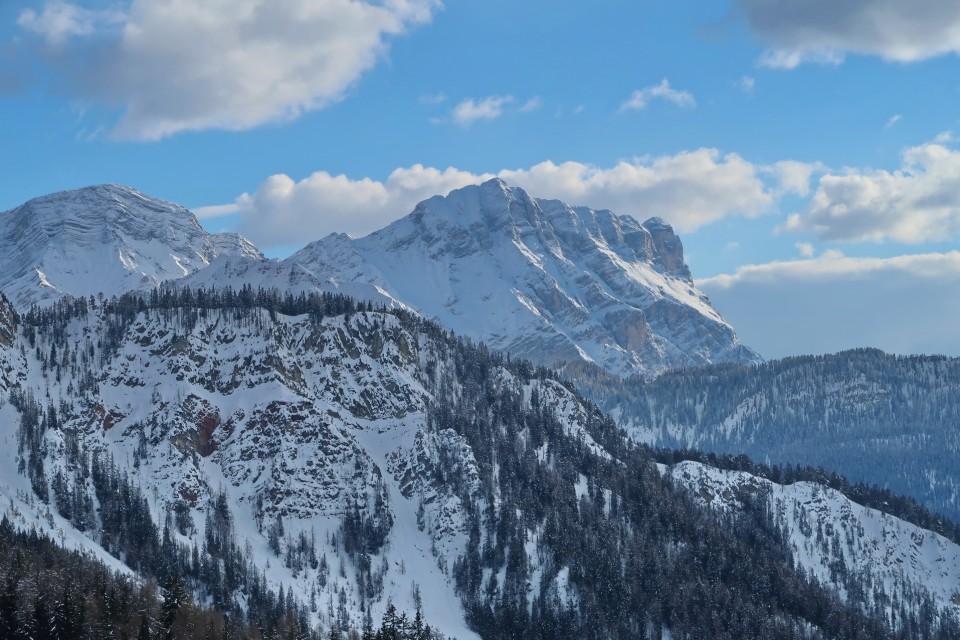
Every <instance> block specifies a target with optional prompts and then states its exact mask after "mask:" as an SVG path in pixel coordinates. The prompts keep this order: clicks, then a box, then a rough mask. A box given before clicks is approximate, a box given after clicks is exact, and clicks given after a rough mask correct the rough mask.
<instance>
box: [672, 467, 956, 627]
mask: <svg viewBox="0 0 960 640" xmlns="http://www.w3.org/2000/svg"><path fill="white" fill-rule="evenodd" d="M660 469H661V471H662V472H663V473H664V474H665V475H667V476H669V477H670V478H672V479H673V480H674V481H676V482H677V483H679V484H680V485H681V486H684V487H687V488H688V489H689V490H690V491H691V494H692V495H694V496H696V497H697V499H698V500H700V501H701V502H702V503H703V504H705V505H707V506H709V507H710V508H712V509H716V510H719V511H723V512H730V513H733V514H736V513H737V512H739V511H740V510H742V509H743V508H744V506H745V504H749V503H751V502H753V503H754V504H753V508H756V507H757V506H758V504H759V505H762V506H763V507H764V508H766V509H767V510H768V512H769V513H770V514H771V515H772V517H773V521H774V523H775V524H776V526H777V527H778V528H779V529H780V530H781V531H782V532H783V534H784V536H785V537H786V540H787V544H788V545H789V547H790V550H791V554H792V556H793V559H794V561H795V562H796V563H797V564H798V565H799V566H800V567H802V568H803V569H804V570H805V571H807V572H809V573H810V574H811V575H814V576H816V577H817V579H819V580H820V581H822V582H823V583H825V584H831V585H834V586H835V587H836V589H837V590H838V592H840V593H841V594H842V595H843V597H849V596H850V592H861V593H862V592H865V595H866V600H867V605H868V606H869V607H871V608H873V609H875V610H877V611H881V612H882V614H883V615H884V616H887V617H889V616H890V615H891V614H894V613H895V609H894V608H892V607H891V603H892V602H894V601H898V600H902V599H909V598H910V597H911V595H912V593H913V592H915V591H916V588H917V586H918V585H923V586H924V587H925V588H926V591H927V594H929V595H930V596H931V597H932V598H933V600H934V602H935V603H936V606H935V608H936V609H937V610H948V611H951V610H953V609H954V607H955V606H956V601H957V599H958V598H960V546H958V545H957V544H956V543H954V542H952V541H950V540H948V539H947V538H944V537H943V536H941V535H937V534H936V533H933V532H931V531H928V530H926V529H922V528H920V527H918V526H916V525H913V524H910V523H908V522H904V521H903V520H900V519H899V518H895V517H893V516H890V515H888V514H886V513H883V512H882V511H877V510H876V509H870V508H867V507H864V506H862V505H859V504H857V503H855V502H853V501H852V500H851V499H850V498H848V497H847V496H845V495H843V494H842V493H840V492H839V491H835V490H833V489H831V488H829V487H824V486H822V485H820V484H817V483H814V482H795V483H792V484H777V483H775V482H771V481H769V480H766V479H764V478H758V477H756V476H753V475H751V474H749V473H746V472H743V471H729V470H721V469H716V468H714V467H710V466H707V465H704V464H701V463H699V462H694V461H685V462H681V463H679V464H676V465H673V466H671V467H667V466H665V465H660Z"/></svg>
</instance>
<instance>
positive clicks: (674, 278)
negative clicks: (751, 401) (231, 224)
mask: <svg viewBox="0 0 960 640" xmlns="http://www.w3.org/2000/svg"><path fill="white" fill-rule="evenodd" d="M0 248H3V249H4V251H3V252H2V254H3V255H2V256H0V289H2V290H3V291H5V292H6V294H7V295H8V297H10V298H11V299H12V300H13V301H14V303H15V305H16V306H17V307H18V308H19V309H27V308H29V307H30V306H31V305H33V304H39V305H48V304H50V303H51V302H53V301H55V300H58V299H60V298H62V297H63V296H66V295H72V296H87V295H95V294H98V293H103V294H105V295H106V296H108V297H109V296H112V295H116V294H119V293H123V292H126V291H133V290H146V289H150V288H153V287H156V286H158V285H159V284H161V283H163V282H169V281H180V282H181V283H182V284H184V285H188V286H192V287H198V286H204V287H218V288H224V287H232V288H234V289H240V288H241V287H243V286H245V285H249V286H252V287H253V288H255V289H256V288H260V287H262V288H277V289H280V290H282V291H284V292H290V293H293V294H294V295H296V294H299V293H310V292H318V293H322V292H336V293H342V294H345V295H349V296H352V297H354V298H357V299H361V300H369V301H372V302H376V303H385V304H388V305H389V306H402V307H408V308H411V309H415V310H417V311H418V312H420V313H422V314H423V315H424V316H426V317H429V318H436V319H437V320H438V321H440V323H441V324H443V325H444V326H447V327H449V328H450V329H453V330H454V331H456V332H457V333H459V334H461V335H465V336H468V337H471V338H474V339H477V340H482V341H484V342H485V343H487V344H488V345H490V346H492V347H494V348H496V349H499V350H503V351H509V352H511V353H512V354H514V355H515V356H518V357H523V358H529V359H532V360H534V361H536V362H539V363H543V364H548V365H562V364H564V363H579V362H590V363H595V364H596V365H598V366H600V367H601V368H603V369H605V370H606V371H608V372H611V373H614V374H616V375H629V374H639V375H643V376H647V377H650V376H654V375H656V374H658V373H660V372H662V371H664V370H666V369H671V368H676V367H686V366H693V365H698V364H707V363H711V362H739V363H753V362H758V361H759V356H757V354H755V353H754V352H753V351H751V350H750V349H748V348H746V347H745V346H743V345H742V344H741V343H740V342H739V340H738V339H737V337H736V334H735V333H734V331H733V329H732V328H731V327H730V326H729V325H728V324H727V323H726V322H725V321H724V320H723V319H722V318H721V317H720V315H719V314H718V313H717V312H716V310H714V309H713V307H712V306H710V303H709V300H708V299H707V298H706V296H705V295H704V294H703V293H701V292H700V291H699V290H697V289H696V287H695V285H694V283H693V280H692V278H691V275H690V271H689V269H688V268H687V266H686V264H684V261H683V246H682V244H681V243H680V240H679V239H678V238H677V236H676V235H675V234H674V233H673V230H672V229H671V228H670V226H669V225H667V224H666V223H664V222H663V220H661V219H659V218H652V219H650V220H648V221H646V222H645V223H643V224H640V223H638V222H637V221H636V220H634V219H633V218H631V217H629V216H618V215H616V214H614V213H611V212H610V211H605V210H594V209H589V208H586V207H571V206H569V205H566V204H564V203H562V202H559V201H556V200H537V199H534V198H531V197H530V196H529V195H527V194H526V192H524V191H523V190H521V189H519V188H515V187H509V186H507V185H506V184H505V183H503V182H502V181H500V180H491V181H489V182H487V183H485V184H483V185H480V186H471V187H466V188H463V189H459V190H456V191H453V192H451V193H450V194H449V195H447V196H446V197H441V196H436V197H434V198H430V199H429V200H426V201H424V202H421V203H420V204H419V205H417V207H416V209H415V210H414V211H413V213H411V214H410V215H408V216H407V217H405V218H403V219H401V220H398V221H397V222H395V223H393V224H391V225H389V226H388V227H386V228H384V229H382V230H380V231H378V232H375V233H373V234H371V235H369V236H367V237H365V238H360V239H353V238H350V237H349V236H346V235H344V234H333V235H331V236H328V237H327V238H324V239H322V240H319V241H317V242H314V243H311V244H310V245H308V246H307V247H305V248H304V249H302V250H301V251H299V252H297V253H296V254H294V255H293V256H291V257H290V258H288V259H286V260H283V261H278V260H266V259H264V257H263V255H262V254H261V253H260V252H259V250H257V249H256V247H254V246H253V245H252V244H250V243H249V242H248V241H246V240H244V239H243V238H241V237H240V236H237V235H235V234H217V235H211V234H208V233H206V232H205V231H204V230H203V229H202V228H201V227H200V225H199V223H198V222H197V220H196V218H195V217H194V216H193V214H192V213H190V212H189V211H187V210H186V209H184V208H183V207H179V206H177V205H174V204H171V203H168V202H163V201H161V200H157V199H154V198H150V197H148V196H145V195H144V194H142V193H139V192H138V191H136V190H134V189H131V188H129V187H123V186H118V185H102V186H97V187H89V188H86V189H79V190H76V191H68V192H63V193H57V194H52V195H49V196H45V197H41V198H37V199H34V200H31V201H29V202H27V203H25V204H24V205H21V206H20V207H17V208H16V209H13V210H11V211H8V212H6V213H4V214H0ZM218 257H219V258H220V259H217V258H218Z"/></svg>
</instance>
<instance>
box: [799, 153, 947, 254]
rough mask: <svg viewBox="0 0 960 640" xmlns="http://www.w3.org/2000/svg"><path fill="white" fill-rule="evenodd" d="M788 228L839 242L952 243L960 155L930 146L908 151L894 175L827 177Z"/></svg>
mask: <svg viewBox="0 0 960 640" xmlns="http://www.w3.org/2000/svg"><path fill="white" fill-rule="evenodd" d="M784 228H785V229H786V230H789V231H812V232H813V233H815V234H816V235H817V236H818V237H820V238H822V239H824V240H832V241H840V242H862V241H872V242H883V241H886V240H894V241H898V242H909V243H918V242H928V241H939V240H946V239H949V238H951V237H953V236H954V235H955V234H956V233H957V231H958V230H960V151H956V150H954V149H951V148H949V147H947V146H944V145H943V144H938V143H927V144H923V145H920V146H918V147H912V148H910V149H907V150H906V151H905V152H904V153H903V162H902V166H901V167H900V168H899V169H897V170H895V171H885V170H875V171H863V170H857V169H848V170H846V171H844V172H842V173H827V174H826V175H823V176H821V177H820V179H819V183H818V186H817V190H816V192H815V193H814V195H813V197H812V198H811V200H810V203H809V205H808V207H807V210H806V211H804V212H803V213H797V214H793V215H791V216H790V217H789V218H788V219H787V222H786V224H785V225H784Z"/></svg>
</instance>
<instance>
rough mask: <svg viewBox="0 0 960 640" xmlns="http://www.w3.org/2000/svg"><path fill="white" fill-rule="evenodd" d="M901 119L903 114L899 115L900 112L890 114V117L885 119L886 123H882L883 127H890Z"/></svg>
mask: <svg viewBox="0 0 960 640" xmlns="http://www.w3.org/2000/svg"><path fill="white" fill-rule="evenodd" d="M901 120H903V115H901V114H899V113H898V114H895V115H892V116H890V119H889V120H887V124H885V125H883V128H884V129H889V128H890V127H892V126H893V125H895V124H897V123H898V122H900V121H901Z"/></svg>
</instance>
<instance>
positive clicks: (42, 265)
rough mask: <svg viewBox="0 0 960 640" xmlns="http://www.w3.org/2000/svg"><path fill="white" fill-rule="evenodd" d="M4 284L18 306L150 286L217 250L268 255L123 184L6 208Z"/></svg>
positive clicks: (0, 265)
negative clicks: (205, 228) (205, 227)
mask: <svg viewBox="0 0 960 640" xmlns="http://www.w3.org/2000/svg"><path fill="white" fill-rule="evenodd" d="M0 247H2V249H3V250H2V252H0V289H2V290H3V291H4V293H5V294H6V295H7V297H8V298H10V299H11V300H12V301H13V303H14V304H15V305H16V307H17V308H19V309H21V310H22V309H27V308H29V307H30V306H31V305H33V304H38V305H41V306H43V305H48V304H50V303H51V302H53V301H55V300H58V299H60V298H62V297H63V296H66V295H72V296H88V295H96V294H98V293H103V294H105V295H107V296H112V295H116V294H119V293H123V292H125V291H131V290H137V289H141V290H142V289H149V288H152V287H155V286H157V285H158V284H159V283H160V282H162V281H164V280H168V279H170V278H182V277H183V276H185V275H188V274H190V273H193V272H195V271H197V270H198V269H202V268H204V267H206V266H207V265H208V264H209V263H210V261H211V260H213V259H214V258H215V257H217V256H219V255H244V256H251V257H256V258H262V255H261V254H260V252H259V251H258V250H257V249H256V247H254V246H253V245H252V244H251V243H250V242H248V241H247V240H245V239H243V238H241V237H240V236H237V235H236V234H219V235H211V234H209V233H207V232H206V231H204V230H203V228H202V227H201V226H200V224H199V223H198V222H197V219H196V217H194V215H193V214H192V213H190V212H189V211H187V210H186V209H184V208H183V207H180V206H177V205H174V204H171V203H168V202H163V201H161V200H157V199H155V198H150V197H149V196H145V195H144V194H142V193H140V192H138V191H136V190H134V189H131V188H129V187H123V186H119V185H101V186H96V187H88V188H85V189H79V190H76V191H66V192H62V193H55V194H52V195H48V196H44V197H41V198H36V199H34V200H31V201H29V202H27V203H25V204H23V205H21V206H19V207H17V208H16V209H12V210H10V211H7V212H5V213H0Z"/></svg>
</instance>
